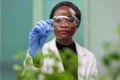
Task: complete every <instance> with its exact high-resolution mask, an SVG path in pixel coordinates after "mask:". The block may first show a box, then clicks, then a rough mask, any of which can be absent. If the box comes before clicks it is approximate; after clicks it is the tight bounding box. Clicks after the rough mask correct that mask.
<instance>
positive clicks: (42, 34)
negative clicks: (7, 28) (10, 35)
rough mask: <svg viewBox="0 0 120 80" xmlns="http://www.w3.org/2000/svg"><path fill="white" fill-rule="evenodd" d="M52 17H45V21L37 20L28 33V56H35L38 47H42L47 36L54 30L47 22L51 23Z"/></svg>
mask: <svg viewBox="0 0 120 80" xmlns="http://www.w3.org/2000/svg"><path fill="white" fill-rule="evenodd" d="M53 22H54V21H53V20H52V19H47V20H45V21H42V20H41V21H39V22H38V23H37V24H36V25H35V26H34V27H33V28H32V31H31V32H30V33H29V49H28V50H29V54H30V56H36V52H37V50H38V49H42V47H43V45H44V44H45V42H46V40H47V37H48V36H49V34H50V33H51V32H52V31H53V30H54V29H53V28H50V27H49V24H53Z"/></svg>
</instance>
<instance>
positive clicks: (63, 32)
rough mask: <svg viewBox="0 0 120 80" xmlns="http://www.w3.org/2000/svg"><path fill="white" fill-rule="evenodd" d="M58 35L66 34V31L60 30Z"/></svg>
mask: <svg viewBox="0 0 120 80" xmlns="http://www.w3.org/2000/svg"><path fill="white" fill-rule="evenodd" d="M60 33H61V34H67V33H68V31H66V30H61V31H60Z"/></svg>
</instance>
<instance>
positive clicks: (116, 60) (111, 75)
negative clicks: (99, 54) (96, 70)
mask: <svg viewBox="0 0 120 80" xmlns="http://www.w3.org/2000/svg"><path fill="white" fill-rule="evenodd" d="M117 34H118V37H119V39H120V25H119V26H118V28H117ZM103 47H104V51H105V54H104V57H103V59H102V62H103V64H104V65H105V67H106V70H107V72H106V73H105V74H104V76H102V77H101V78H100V80H120V77H119V76H120V40H119V41H118V42H117V43H112V42H104V45H103Z"/></svg>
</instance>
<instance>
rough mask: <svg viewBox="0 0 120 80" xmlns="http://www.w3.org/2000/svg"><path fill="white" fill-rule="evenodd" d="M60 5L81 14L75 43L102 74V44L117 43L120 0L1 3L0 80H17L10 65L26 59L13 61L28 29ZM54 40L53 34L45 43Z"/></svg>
mask: <svg viewBox="0 0 120 80" xmlns="http://www.w3.org/2000/svg"><path fill="white" fill-rule="evenodd" d="M60 1H71V2H73V3H75V4H76V5H77V6H78V7H79V9H80V10H81V13H82V22H81V24H80V27H79V29H78V30H77V33H76V34H75V36H74V39H75V40H76V41H77V42H78V43H79V44H81V46H84V47H86V48H88V49H89V50H91V51H92V52H93V53H94V54H95V56H96V59H97V63H98V75H101V74H103V73H104V71H105V70H104V66H103V65H102V63H101V59H102V57H103V56H104V55H105V52H104V49H103V43H104V42H105V41H110V42H117V41H118V40H119V39H118V36H117V33H116V28H117V27H118V26H119V25H120V0H0V45H1V46H0V53H1V55H0V77H1V80H17V74H16V72H15V71H14V70H13V65H14V64H17V63H19V64H22V63H23V60H24V58H25V56H24V57H23V58H22V59H21V60H14V58H13V57H14V55H16V54H18V53H19V52H26V51H27V49H28V34H29V32H30V31H31V28H32V27H33V26H34V24H35V23H36V22H37V21H39V20H42V19H43V20H45V19H48V18H49V15H50V11H51V9H52V8H53V7H54V6H55V4H57V3H58V2H60ZM53 37H54V34H53V33H52V34H51V35H50V37H49V39H48V41H49V40H51V39H52V38H53Z"/></svg>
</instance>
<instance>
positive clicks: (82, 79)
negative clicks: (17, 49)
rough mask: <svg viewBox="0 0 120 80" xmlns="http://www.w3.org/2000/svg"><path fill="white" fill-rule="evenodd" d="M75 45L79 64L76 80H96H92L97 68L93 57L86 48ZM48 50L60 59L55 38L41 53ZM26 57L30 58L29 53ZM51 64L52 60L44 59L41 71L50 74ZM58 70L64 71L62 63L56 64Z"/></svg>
mask: <svg viewBox="0 0 120 80" xmlns="http://www.w3.org/2000/svg"><path fill="white" fill-rule="evenodd" d="M75 45H76V49H77V52H78V53H77V55H78V64H80V65H79V66H78V80H96V79H93V76H94V77H97V67H96V59H95V56H94V55H93V53H91V52H90V51H89V50H87V49H86V48H83V47H81V46H80V45H79V44H78V43H76V42H75ZM48 49H50V50H52V51H53V52H54V53H55V55H56V56H58V57H59V58H60V55H59V51H58V49H57V47H56V41H55V38H54V39H53V40H52V41H50V42H48V43H46V44H45V45H44V46H43V48H42V52H43V54H44V55H45V54H48ZM28 56H29V57H30V55H29V53H28V54H27V57H28ZM31 64H32V60H31ZM53 64H54V61H53V60H52V59H48V58H46V59H45V60H44V62H43V67H42V71H44V72H48V73H51V72H52V68H51V67H50V66H52V65H53ZM24 66H25V63H24ZM48 66H49V68H48ZM33 67H34V66H33ZM58 68H59V70H60V71H64V67H63V64H62V61H60V62H59V63H58Z"/></svg>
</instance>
